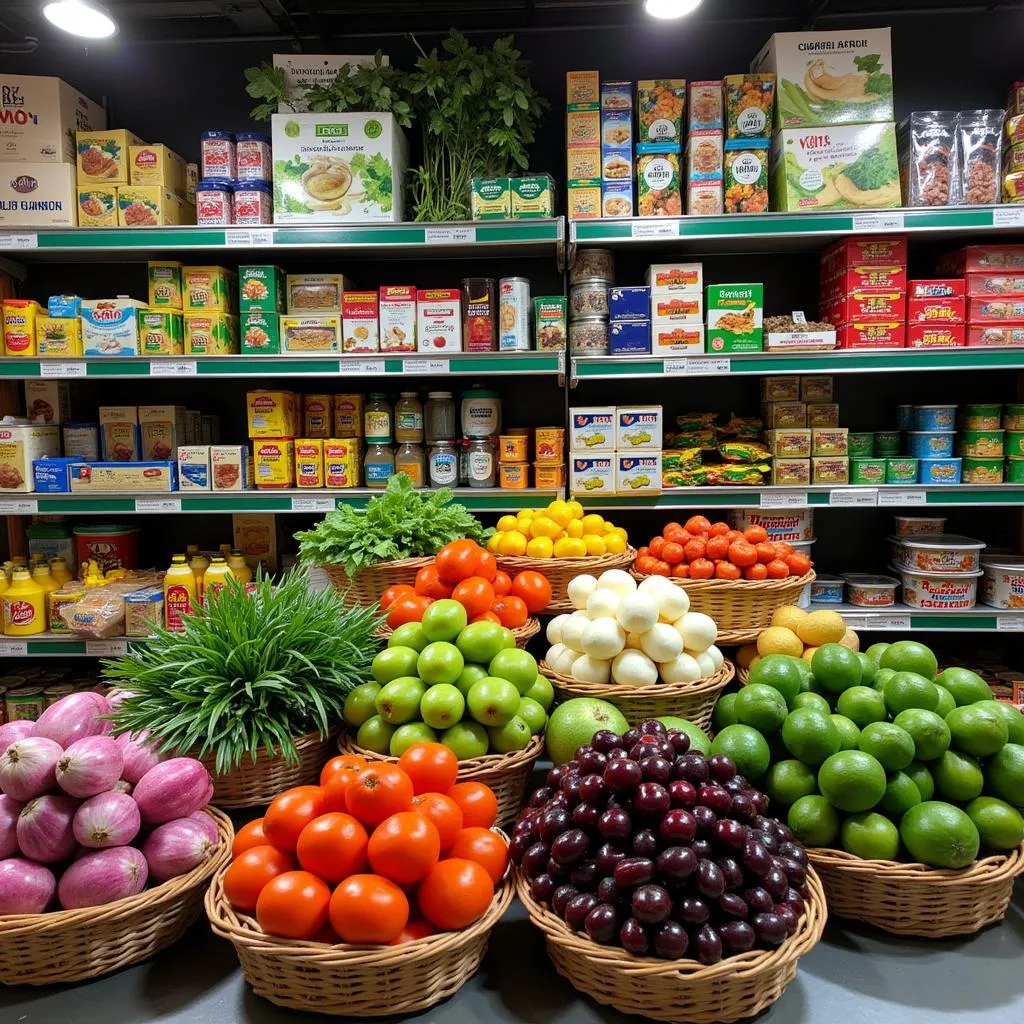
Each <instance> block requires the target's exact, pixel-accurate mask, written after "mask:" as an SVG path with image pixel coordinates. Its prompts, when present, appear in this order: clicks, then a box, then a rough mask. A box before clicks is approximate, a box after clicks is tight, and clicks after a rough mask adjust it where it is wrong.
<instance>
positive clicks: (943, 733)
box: [893, 708, 949, 761]
mask: <svg viewBox="0 0 1024 1024" xmlns="http://www.w3.org/2000/svg"><path fill="white" fill-rule="evenodd" d="M893 725H898V726H899V727H900V728H901V729H905V730H906V731H907V732H908V733H910V738H911V739H912V740H913V741H914V758H915V759H916V760H918V761H934V760H935V758H937V757H938V756H939V755H940V754H942V753H943V752H944V751H946V750H948V749H949V726H948V725H946V723H945V722H944V721H943V720H942V718H941V717H940V716H939V714H938V712H936V711H925V709H924V708H907V710H906V711H901V712H900V713H899V714H898V715H897V716H896V717H895V718H894V719H893Z"/></svg>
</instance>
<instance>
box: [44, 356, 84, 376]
mask: <svg viewBox="0 0 1024 1024" xmlns="http://www.w3.org/2000/svg"><path fill="white" fill-rule="evenodd" d="M39 376H40V377H62V378H63V377H84V376H85V363H64V362H59V363H58V362H51V361H50V360H48V359H40V360H39Z"/></svg>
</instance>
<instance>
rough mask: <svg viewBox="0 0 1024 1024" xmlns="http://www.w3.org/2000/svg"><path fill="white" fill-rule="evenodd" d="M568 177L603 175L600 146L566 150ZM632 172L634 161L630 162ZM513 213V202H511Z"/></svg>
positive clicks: (587, 178)
mask: <svg viewBox="0 0 1024 1024" xmlns="http://www.w3.org/2000/svg"><path fill="white" fill-rule="evenodd" d="M565 165H566V177H567V178H568V179H569V180H570V181H589V180H596V179H598V178H600V177H601V169H602V160H601V147H600V146H597V145H595V146H573V147H572V149H567V150H566V151H565ZM629 165H630V168H631V170H630V173H631V174H632V166H633V165H632V161H631V160H630V162H629ZM509 212H510V215H511V202H510V204H509Z"/></svg>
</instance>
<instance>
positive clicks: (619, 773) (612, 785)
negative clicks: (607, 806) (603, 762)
mask: <svg viewBox="0 0 1024 1024" xmlns="http://www.w3.org/2000/svg"><path fill="white" fill-rule="evenodd" d="M602 778H603V779H604V784H605V785H606V786H607V787H608V789H609V791H610V792H612V793H624V792H627V791H629V790H632V789H635V788H636V787H637V786H638V785H639V784H640V783H641V782H643V779H644V772H643V769H642V768H641V767H640V765H638V764H637V763H636V761H632V760H630V759H629V758H628V757H622V758H618V759H616V760H614V761H609V762H608V766H607V767H606V768H605V770H604V772H603V773H602Z"/></svg>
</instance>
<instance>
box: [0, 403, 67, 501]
mask: <svg viewBox="0 0 1024 1024" xmlns="http://www.w3.org/2000/svg"><path fill="white" fill-rule="evenodd" d="M57 455H60V431H59V430H58V429H57V427H56V426H53V425H45V424H42V423H30V422H29V421H28V420H19V419H16V418H15V417H13V416H5V417H4V418H3V419H2V420H0V491H14V492H27V491H31V490H32V488H33V487H35V477H34V476H33V473H32V463H33V462H35V461H36V460H37V459H45V458H48V457H51V456H57Z"/></svg>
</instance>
